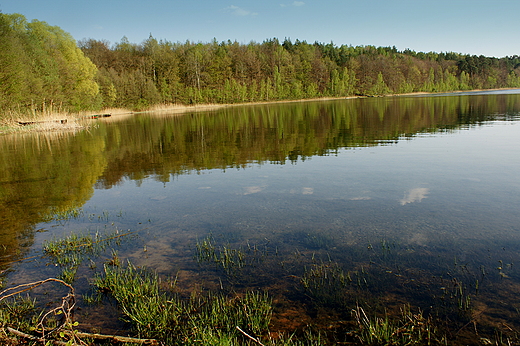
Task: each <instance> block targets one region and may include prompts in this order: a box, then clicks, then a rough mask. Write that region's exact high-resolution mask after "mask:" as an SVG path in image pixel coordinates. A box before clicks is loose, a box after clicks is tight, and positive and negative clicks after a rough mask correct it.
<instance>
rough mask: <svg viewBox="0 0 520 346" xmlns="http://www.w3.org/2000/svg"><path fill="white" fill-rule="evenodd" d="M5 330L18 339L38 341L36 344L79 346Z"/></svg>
mask: <svg viewBox="0 0 520 346" xmlns="http://www.w3.org/2000/svg"><path fill="white" fill-rule="evenodd" d="M6 329H7V331H8V332H9V333H12V334H14V335H17V336H20V337H22V338H24V339H28V340H31V341H38V342H41V343H43V344H45V343H46V342H50V343H51V344H52V345H58V346H80V345H79V344H72V345H71V344H69V343H66V342H63V341H58V340H48V339H44V338H39V337H37V336H34V335H29V334H26V333H24V332H21V331H19V330H16V329H13V328H11V327H7V328H6Z"/></svg>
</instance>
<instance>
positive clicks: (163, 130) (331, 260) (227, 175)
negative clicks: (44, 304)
mask: <svg viewBox="0 0 520 346" xmlns="http://www.w3.org/2000/svg"><path fill="white" fill-rule="evenodd" d="M519 114H520V91H518V90H508V91H498V92H481V93H464V94H457V95H436V96H427V97H426V96H422V97H390V98H366V99H351V100H336V101H320V102H304V103H286V104H272V105H258V106H247V107H232V108H226V109H222V110H218V111H213V112H201V113H193V114H185V115H181V116H179V115H170V114H166V113H165V114H160V115H158V114H135V115H132V116H129V117H119V118H116V117H114V118H107V119H103V120H97V121H94V122H93V123H92V125H94V126H93V127H92V128H91V129H89V130H88V131H82V132H78V133H69V134H67V133H65V134H46V133H39V134H25V135H13V136H3V137H0V271H2V272H3V275H4V276H5V279H6V283H7V284H8V285H14V284H20V283H24V282H28V281H35V280H38V279H45V278H47V277H50V276H57V275H59V268H57V267H55V266H52V265H51V266H49V265H48V264H49V260H48V259H46V258H44V257H42V244H43V243H44V242H45V241H49V240H53V239H56V238H57V237H63V236H67V235H69V234H70V233H71V232H76V233H81V234H86V233H94V232H99V233H103V232H107V233H109V232H113V231H114V230H118V232H120V233H125V232H132V235H129V236H128V237H127V238H128V241H123V242H122V243H121V244H120V245H119V246H117V247H114V251H117V253H118V256H119V257H120V258H121V260H124V261H126V260H129V261H130V262H132V263H133V264H135V265H138V266H143V267H146V268H149V269H152V270H155V271H157V272H158V273H159V274H160V275H161V276H162V277H165V278H166V277H175V276H176V277H177V285H178V290H179V291H180V292H183V293H186V294H187V293H188V292H190V291H193V290H226V291H236V292H240V291H243V290H248V289H258V290H268V291H269V293H270V294H271V295H272V296H273V297H274V299H275V300H274V301H275V317H274V319H273V325H274V329H276V328H279V329H284V330H294V329H295V328H298V327H302V326H305V325H307V324H312V323H315V324H318V325H320V324H321V325H327V326H329V325H335V324H336V325H337V323H339V322H338V321H341V320H343V319H348V318H349V316H350V309H352V307H353V306H355V304H356V303H359V302H362V303H363V304H366V306H368V307H370V308H372V309H373V310H377V311H381V310H382V309H384V310H386V311H389V312H390V313H392V312H395V311H399V308H400V307H402V306H403V304H410V305H411V307H412V308H413V309H421V311H423V312H425V313H428V314H434V315H435V316H445V317H446V319H449V320H451V321H460V323H461V326H463V325H464V324H465V323H466V321H468V320H473V321H476V323H477V324H478V328H480V329H481V330H484V331H489V330H493V328H495V327H497V328H498V327H499V326H500V325H502V324H503V323H506V324H507V325H509V326H511V327H514V328H519V327H520V323H519V321H520V310H519V309H520V298H519V297H520V295H519V293H520V271H519V268H518V265H517V263H519V262H520V261H519V260H520V213H519V210H520V174H519V173H520V116H519ZM74 210H75V211H76V215H75V217H70V218H68V219H66V220H60V217H58V216H56V215H63V213H65V212H67V211H69V212H70V211H74ZM204 241H210V242H211V244H213V246H214V249H215V250H216V251H217V252H219V251H220V253H223V252H224V251H226V250H230V251H231V250H233V251H235V252H233V254H234V255H233V256H235V257H232V258H233V261H235V262H237V263H238V262H240V265H238V264H237V263H235V266H234V267H232V268H229V267H228V268H223V267H222V266H221V265H218V264H215V263H208V262H206V261H204V260H202V259H201V251H202V250H201V246H200V245H201V244H202V243H203V242H204ZM197 244H198V245H199V246H197ZM238 253H240V254H241V255H240V256H242V257H240V256H238V257H236V256H237V254H238ZM110 256H112V253H111V251H108V250H107V252H106V253H103V254H101V255H100V256H99V257H98V258H92V259H91V260H92V261H93V262H96V263H102V262H103V261H105V260H106V259H107V258H109V257H110ZM27 258H28V259H27ZM100 268H101V266H98V267H97V269H90V267H89V264H88V263H84V264H83V265H82V266H81V267H80V269H79V271H78V274H77V279H76V283H77V285H78V287H79V288H78V289H79V290H80V292H86V291H88V290H89V285H88V280H90V278H91V277H92V276H93V275H94V274H93V273H94V272H96V271H99V270H100ZM94 310H95V308H88V307H85V311H88V312H89V314H87V313H85V315H84V316H83V319H84V321H87V322H86V323H91V324H92V325H96V323H98V324H100V323H104V322H106V323H108V321H109V320H110V319H109V318H108V317H107V314H105V315H103V316H104V317H105V318H106V321H105V320H102V321H101V322H100V321H99V320H98V321H90V322H88V321H89V319H92V317H93V316H96V314H95V312H94ZM80 317H81V316H80ZM453 323H455V322H453ZM471 326H473V324H472V325H471ZM98 327H104V326H103V325H101V326H100V325H98Z"/></svg>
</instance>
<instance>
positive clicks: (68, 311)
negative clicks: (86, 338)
mask: <svg viewBox="0 0 520 346" xmlns="http://www.w3.org/2000/svg"><path fill="white" fill-rule="evenodd" d="M47 282H58V283H60V284H62V285H64V286H66V287H68V288H69V290H70V292H69V293H68V294H67V295H66V296H65V297H63V298H62V299H61V305H60V306H58V307H56V308H53V309H51V310H49V311H48V312H47V313H46V314H44V315H43V317H41V318H40V321H39V322H38V325H37V328H40V330H36V331H37V332H39V333H41V335H42V336H41V338H38V337H35V336H31V335H29V334H25V336H24V337H26V336H30V337H33V338H36V339H38V340H42V341H45V340H46V338H45V337H46V335H49V334H52V333H54V332H57V331H59V330H61V329H62V328H64V327H65V326H66V325H69V324H70V325H72V314H73V310H74V307H75V305H76V297H75V295H74V287H72V285H69V284H68V283H66V282H65V281H63V280H60V279H55V278H48V279H45V280H40V281H35V282H30V283H27V284H22V285H18V286H15V287H11V288H8V289H5V290H3V291H2V292H0V302H1V301H2V300H4V299H6V298H9V297H12V296H15V295H19V294H21V293H23V292H27V291H30V290H32V289H34V288H36V287H38V286H41V285H43V284H45V283H47ZM51 315H55V316H56V315H62V318H61V320H60V322H59V323H58V325H57V326H56V327H55V328H53V329H50V330H47V329H46V326H45V322H46V320H47V319H48V318H49V316H51ZM13 330H14V331H16V330H15V329H13ZM13 333H14V332H13ZM20 333H21V332H20ZM64 345H65V344H64ZM75 345H76V344H75Z"/></svg>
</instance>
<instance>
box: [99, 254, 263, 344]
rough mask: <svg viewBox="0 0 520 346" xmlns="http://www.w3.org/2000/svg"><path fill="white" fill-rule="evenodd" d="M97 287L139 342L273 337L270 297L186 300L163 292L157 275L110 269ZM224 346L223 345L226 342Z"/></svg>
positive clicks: (129, 267)
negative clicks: (243, 333) (116, 307)
mask: <svg viewBox="0 0 520 346" xmlns="http://www.w3.org/2000/svg"><path fill="white" fill-rule="evenodd" d="M94 285H95V286H96V287H97V288H98V290H100V291H101V292H105V293H107V294H110V295H111V296H112V297H113V298H114V299H115V300H116V301H117V303H118V305H119V307H120V308H121V311H122V312H123V314H124V316H125V321H127V322H129V323H130V324H131V325H132V326H133V327H134V329H135V331H136V333H137V335H138V336H139V337H147V338H149V337H152V338H157V339H160V340H163V341H164V342H166V343H168V344H181V343H182V344H186V343H187V344H189V343H197V342H199V344H200V342H203V341H204V342H206V341H205V340H206V339H207V340H213V341H215V340H220V341H222V342H224V344H235V343H230V342H231V341H232V340H235V341H236V340H237V338H239V337H240V335H241V333H240V332H239V331H238V330H237V327H238V328H241V329H242V330H244V331H246V332H247V333H248V335H261V333H263V332H265V331H267V329H268V326H269V322H270V318H271V314H272V307H271V305H272V304H271V299H270V298H269V296H268V295H267V294H266V293H260V292H247V293H245V294H244V295H234V296H232V297H228V296H224V295H222V294H213V293H212V294H208V295H201V294H195V293H194V294H192V295H191V296H190V298H189V299H181V298H180V297H179V296H177V295H175V294H168V293H167V292H164V290H162V289H161V288H160V280H159V278H158V276H157V274H155V273H153V272H151V271H147V270H144V269H138V268H136V267H135V266H133V265H132V264H131V263H128V264H127V265H126V266H125V267H124V268H123V267H111V266H107V265H105V267H104V275H103V276H98V277H97V278H96V280H95V282H94ZM220 341H219V342H220Z"/></svg>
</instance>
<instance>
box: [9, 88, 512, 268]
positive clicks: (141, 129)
mask: <svg viewBox="0 0 520 346" xmlns="http://www.w3.org/2000/svg"><path fill="white" fill-rule="evenodd" d="M519 104H520V99H519V97H518V95H500V94H499V95H488V96H457V97H453V96H452V97H435V98H411V97H410V98H403V97H401V98H376V99H360V100H347V101H333V102H311V103H296V104H281V105H266V106H252V107H243V108H240V107H237V108H229V109H224V110H220V111H217V112H213V113H210V114H206V113H205V114H189V115H186V116H174V117H157V116H154V115H136V116H134V117H130V118H125V119H121V122H120V123H118V122H117V121H116V122H113V121H114V120H113V119H110V121H111V122H107V123H99V127H98V128H95V129H92V130H90V131H89V132H82V133H74V134H60V135H52V134H51V135H49V134H33V135H31V134H26V135H13V136H3V137H2V141H1V142H0V205H2V208H0V229H2V232H3V234H2V245H3V246H2V247H1V248H0V251H2V258H4V261H8V260H9V259H10V258H11V257H12V256H13V255H14V254H15V253H17V251H18V249H20V247H21V243H20V242H26V240H27V241H28V242H29V243H30V239H31V237H30V234H31V232H29V233H26V231H27V230H31V229H32V227H33V225H35V224H37V223H39V222H41V221H43V220H45V218H46V217H48V215H49V214H52V213H55V212H57V211H63V210H68V209H73V208H77V207H79V206H81V205H83V204H84V203H85V202H86V201H87V200H89V199H90V198H91V196H92V194H93V191H94V189H93V188H94V187H96V188H105V189H109V188H111V187H112V186H116V185H118V184H121V183H122V182H123V181H124V179H131V180H135V181H137V182H138V184H139V183H140V182H142V181H143V179H146V178H147V177H153V179H155V180H158V181H161V182H169V181H171V179H172V177H175V176H178V175H182V174H185V173H187V172H191V171H195V172H201V171H204V170H211V169H229V168H241V167H246V166H248V165H251V164H263V163H278V164H285V163H286V162H292V163H295V162H297V161H298V160H302V161H305V160H307V159H308V158H311V157H313V156H315V155H337V153H338V150H340V149H341V148H358V147H366V146H385V145H392V144H393V143H396V141H398V140H399V139H401V138H410V137H413V136H415V135H417V134H419V133H425V132H430V133H431V132H441V133H442V132H446V131H452V130H454V129H457V128H469V127H471V126H474V125H476V124H482V123H484V122H485V121H490V120H493V119H507V118H511V117H512V116H513V117H514V116H515V114H517V112H518V109H520V107H519ZM116 120H117V119H116ZM205 188H209V187H199V189H205ZM266 188H267V185H252V186H246V187H244V188H243V192H242V193H243V194H244V195H249V194H257V193H260V192H262V191H264V190H265V189H266ZM290 193H297V194H302V195H312V194H314V193H315V187H311V186H303V187H300V188H298V189H296V190H295V189H291V190H290ZM427 193H428V191H427V189H425V188H418V189H413V190H411V191H409V192H408V193H407V195H406V196H405V197H404V198H402V199H401V201H400V203H401V204H402V205H405V204H409V203H413V202H420V201H421V200H423V199H424V198H426V197H427ZM165 198H166V196H162V195H157V196H153V197H151V200H153V201H160V200H163V199H165ZM371 198H373V197H372V196H369V195H365V194H362V195H359V196H352V197H349V199H350V200H370V199H371ZM23 234H29V236H28V237H27V236H22V238H23V239H25V240H21V239H20V236H21V235H23Z"/></svg>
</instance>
